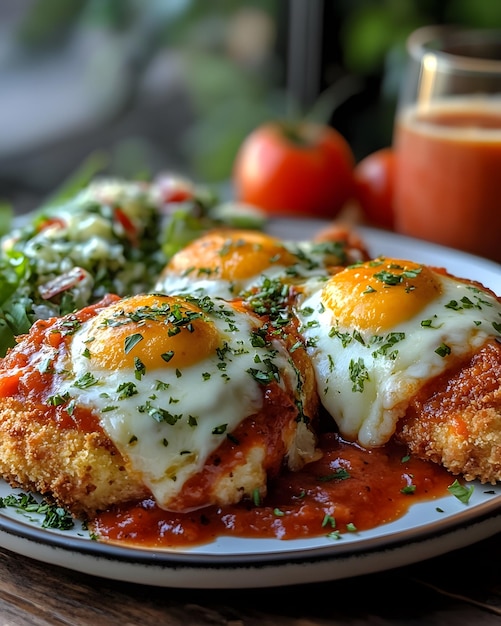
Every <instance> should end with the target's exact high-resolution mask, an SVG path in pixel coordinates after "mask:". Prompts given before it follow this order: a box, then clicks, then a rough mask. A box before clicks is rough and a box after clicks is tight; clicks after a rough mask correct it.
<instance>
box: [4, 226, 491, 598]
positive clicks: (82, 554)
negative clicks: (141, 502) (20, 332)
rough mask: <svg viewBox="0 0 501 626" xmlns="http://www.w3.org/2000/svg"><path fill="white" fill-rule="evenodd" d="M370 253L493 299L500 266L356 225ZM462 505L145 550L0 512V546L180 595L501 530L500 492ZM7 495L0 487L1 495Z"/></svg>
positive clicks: (436, 504)
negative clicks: (443, 274) (483, 289)
mask: <svg viewBox="0 0 501 626" xmlns="http://www.w3.org/2000/svg"><path fill="white" fill-rule="evenodd" d="M324 225H325V223H324V222H321V221H314V220H301V221H299V220H298V221H283V220H282V221H276V222H272V223H271V224H270V228H269V230H270V231H271V232H273V233H275V234H278V235H280V236H281V237H283V238H288V239H308V238H310V237H311V236H313V235H314V234H315V233H316V232H317V230H318V229H319V228H321V227H322V226H324ZM360 233H361V234H362V236H363V238H364V239H365V241H366V242H367V244H368V246H369V249H370V251H371V254H372V255H373V256H378V255H380V254H383V255H386V256H394V257H398V258H402V259H411V260H415V261H418V262H422V263H428V264H434V265H441V266H444V267H446V268H447V269H448V270H449V271H450V272H452V273H454V274H456V275H458V276H463V277H467V278H473V279H476V280H480V281H481V282H482V283H483V284H484V285H486V286H487V287H490V288H491V289H493V290H494V291H496V292H497V293H501V266H500V265H497V264H496V263H492V262H490V261H486V260H484V259H481V258H478V257H474V256H471V255H467V254H463V253H461V252H457V251H454V250H450V249H447V248H443V247H441V246H437V245H434V244H428V243H425V242H422V241H417V240H414V239H410V238H407V237H401V236H398V235H394V234H392V233H387V232H384V231H378V230H373V229H368V228H361V229H360ZM472 484H473V485H474V492H473V495H472V497H471V499H470V501H469V503H468V504H463V503H461V502H460V501H459V500H458V499H457V498H455V497H454V496H452V495H450V496H447V497H444V498H440V499H438V500H433V501H430V502H424V503H419V504H416V505H414V506H412V507H411V508H410V510H409V512H408V513H407V514H405V515H404V516H403V517H402V518H400V519H399V520H396V521H394V522H392V523H389V524H385V525H382V526H379V527H378V528H375V529H373V530H370V531H364V532H360V533H347V534H345V535H342V537H341V538H340V539H337V540H335V539H329V538H327V537H318V538H314V539H306V540H305V539H301V540H291V541H283V540H278V539H266V540H258V539H235V538H231V537H222V538H220V539H218V540H217V541H215V542H214V543H211V544H208V545H205V546H199V547H197V548H193V549H190V550H184V549H183V550H144V549H138V548H137V549H136V548H127V547H120V546H112V545H106V544H104V543H99V542H96V541H92V540H91V539H90V538H89V536H88V533H87V532H86V531H85V530H82V529H81V528H76V529H74V530H71V531H55V530H45V529H43V528H41V526H40V520H32V519H30V518H28V517H26V516H25V515H21V514H19V513H17V512H16V511H15V510H14V509H11V508H5V509H2V510H1V511H0V544H1V545H2V546H3V547H5V548H7V549H9V550H12V551H14V552H16V553H19V554H23V555H25V556H29V557H32V558H34V559H37V560H40V561H43V562H46V563H52V564H54V565H59V566H62V567H66V568H69V569H72V570H75V571H79V572H84V573H87V574H94V575H97V576H102V577H105V578H111V579H115V580H122V581H127V582H137V583H141V584H149V585H157V586H164V587H178V588H199V589H203V588H207V589H210V588H212V589H215V588H244V587H272V586H278V585H291V584H298V583H307V582H319V581H326V580H335V579H341V578H348V577H353V576H358V575H361V574H368V573H371V572H376V571H381V570H385V569H390V568H393V567H400V566H402V565H407V564H410V563H414V562H417V561H420V560H423V559H427V558H430V557H433V556H438V555H440V554H444V553H445V552H449V551H450V550H454V549H457V548H461V547H464V546H467V545H470V544H472V543H475V542H476V541H479V540H481V539H485V538H487V537H490V536H492V535H494V534H496V533H497V532H499V529H500V527H501V526H500V525H501V485H497V486H495V487H492V486H490V485H489V486H486V485H481V484H480V483H472ZM9 493H12V491H11V490H10V488H9V487H8V486H7V485H6V484H5V483H3V482H1V481H0V496H5V495H7V494H9Z"/></svg>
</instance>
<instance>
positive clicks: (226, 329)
mask: <svg viewBox="0 0 501 626" xmlns="http://www.w3.org/2000/svg"><path fill="white" fill-rule="evenodd" d="M207 315H208V317H210V319H211V320H212V321H213V322H214V324H215V326H216V328H217V330H218V332H219V334H220V336H221V338H222V340H223V342H225V343H224V350H222V351H217V353H214V354H212V355H211V356H209V357H208V358H205V359H203V360H202V361H200V362H197V363H195V364H194V365H190V366H186V367H182V368H177V369H176V368H172V367H161V368H155V369H148V370H147V371H146V372H145V374H144V375H143V376H141V377H139V378H138V377H136V376H135V375H134V372H132V371H124V370H116V371H107V370H103V369H100V368H96V367H95V366H93V365H92V362H91V360H90V359H89V358H87V357H86V356H85V355H86V352H87V353H88V350H87V351H86V348H88V347H89V345H91V344H89V339H90V336H89V332H90V330H89V323H83V324H82V326H81V328H80V329H79V330H78V331H77V332H76V333H75V334H74V335H73V337H72V343H71V346H70V349H69V354H68V357H67V358H66V360H65V362H64V363H62V364H60V368H61V371H63V372H64V378H63V381H62V384H61V388H60V391H59V392H60V393H61V394H67V395H68V396H69V397H71V398H72V399H73V401H74V402H75V403H76V404H78V405H80V406H84V407H88V408H89V409H91V410H92V411H94V412H96V414H97V415H98V416H99V420H100V423H101V426H102V427H103V429H104V430H105V432H106V433H107V434H108V436H109V437H110V439H111V440H112V441H113V442H114V443H115V445H116V446H117V448H118V450H119V451H120V453H121V454H122V455H123V456H124V458H125V459H127V460H128V462H129V464H130V469H132V471H134V472H137V473H139V474H140V475H142V480H143V482H144V483H145V484H146V485H147V486H148V488H149V489H150V490H151V492H152V494H153V496H154V498H155V500H156V501H157V503H158V504H159V506H163V507H164V508H169V502H170V501H171V500H172V498H174V497H175V496H176V494H178V493H179V492H180V491H181V489H182V487H183V484H184V483H185V481H186V480H187V479H188V478H189V477H190V476H192V475H193V474H195V473H196V472H198V471H200V470H201V469H202V467H203V465H204V463H205V461H206V460H207V458H208V456H209V455H210V454H211V453H212V452H213V451H214V450H215V449H216V448H217V447H218V446H219V445H220V444H221V442H222V441H224V439H225V438H226V437H227V435H228V434H229V433H231V432H232V431H233V430H234V429H235V428H236V427H237V426H238V425H239V424H240V422H241V421H242V420H244V419H245V418H246V417H248V416H251V415H253V414H255V413H256V412H257V411H259V410H260V408H261V406H262V403H263V385H262V384H261V383H260V382H258V381H257V380H256V375H255V372H262V373H267V372H269V371H270V370H269V367H268V366H267V363H272V364H273V366H274V371H276V372H277V373H276V374H275V376H276V377H277V379H278V382H279V384H280V385H281V386H282V387H284V386H285V381H286V379H287V378H289V380H288V381H287V384H291V385H292V386H293V388H294V387H295V386H296V385H297V382H298V379H297V372H296V371H295V369H294V368H293V366H292V364H291V363H290V360H289V356H288V354H287V353H286V351H285V349H284V348H283V346H282V345H281V344H279V343H278V342H273V343H272V344H271V345H267V346H256V345H253V343H255V342H254V341H253V340H252V332H253V330H255V328H256V326H257V325H258V322H257V321H256V320H255V319H254V318H251V317H249V316H248V315H246V314H244V313H242V312H240V311H237V310H234V309H233V308H232V307H231V305H224V306H223V305H221V304H216V305H215V307H214V310H213V312H211V313H208V314H207ZM131 332H134V331H133V329H132V328H131ZM110 339H111V340H112V335H111V334H110ZM110 350H123V347H122V346H114V345H112V341H111V345H110ZM193 350H195V351H196V350H197V346H196V343H194V344H193ZM83 381H87V382H89V381H90V382H91V384H82V383H83ZM132 392H133V393H132Z"/></svg>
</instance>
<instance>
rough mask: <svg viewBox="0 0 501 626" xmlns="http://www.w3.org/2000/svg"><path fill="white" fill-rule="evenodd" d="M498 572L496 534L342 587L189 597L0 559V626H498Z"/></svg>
mask: <svg viewBox="0 0 501 626" xmlns="http://www.w3.org/2000/svg"><path fill="white" fill-rule="evenodd" d="M500 563H501V534H498V535H496V536H494V537H491V538H489V539H486V540H483V541H481V542H479V543H477V544H474V545H472V546H469V547H467V548H463V549H460V550H456V551H454V552H451V553H449V554H446V555H444V556H440V557H436V558H434V559H431V560H428V561H426V562H422V563H417V564H414V565H410V566H406V567H402V568H399V569H395V570H391V571H386V572H382V573H376V574H370V575H366V576H360V577H357V578H352V579H348V580H337V581H332V582H325V583H316V584H310V585H298V586H295V587H276V588H266V589H243V590H234V589H229V590H190V589H169V588H160V587H149V586H142V585H136V584H131V583H121V582H116V581H112V580H107V579H104V578H98V577H93V576H89V575H85V574H80V573H76V572H73V571H70V570H66V569H62V568H60V567H55V566H51V565H47V564H45V563H41V562H38V561H35V560H32V559H30V558H26V557H22V556H18V555H16V554H13V553H12V552H8V551H6V550H0V626H25V625H28V624H29V625H42V624H50V625H54V626H59V625H63V624H64V625H66V626H68V625H71V626H86V625H87V624H88V625H92V626H106V625H108V624H117V625H119V626H133V625H136V624H137V625H141V626H148V625H150V624H151V625H154V626H163V625H166V626H192V625H194V626H195V625H196V626H205V625H207V626H330V625H335V626H344V625H347V626H365V625H367V626H388V625H392V624H395V625H398V626H406V625H407V626H418V625H423V626H490V625H491V624H492V625H497V626H499V624H501V570H500V567H499V564H500Z"/></svg>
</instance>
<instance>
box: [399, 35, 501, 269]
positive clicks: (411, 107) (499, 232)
mask: <svg viewBox="0 0 501 626" xmlns="http://www.w3.org/2000/svg"><path fill="white" fill-rule="evenodd" d="M407 51H408V57H409V59H408V67H407V71H406V73H405V75H404V78H403V82H402V88H401V93H400V97H399V102H398V107H397V112H396V117H395V128H394V137H393V145H394V149H395V157H396V179H395V211H396V230H397V232H399V233H402V234H406V235H410V236H413V237H417V238H420V239H424V240H427V241H432V242H435V243H439V244H443V245H446V246H449V247H452V248H457V249H460V250H464V251H467V252H471V253H473V254H476V255H480V256H483V257H486V258H489V259H492V260H495V261H497V262H501V31H495V30H458V29H456V28H447V27H424V28H421V29H418V30H417V31H415V32H414V33H413V34H412V35H411V36H410V37H409V39H408V42H407Z"/></svg>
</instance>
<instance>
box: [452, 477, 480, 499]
mask: <svg viewBox="0 0 501 626" xmlns="http://www.w3.org/2000/svg"><path fill="white" fill-rule="evenodd" d="M474 489H475V488H474V486H473V485H470V486H469V487H465V486H464V485H462V484H461V483H460V482H459V481H458V480H457V479H456V480H455V481H454V482H453V483H452V485H449V486H448V487H447V491H449V493H451V494H452V495H453V496H455V497H456V498H457V499H458V500H459V501H460V502H463V503H464V504H468V502H469V501H470V498H471V496H472V494H473V491H474Z"/></svg>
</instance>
